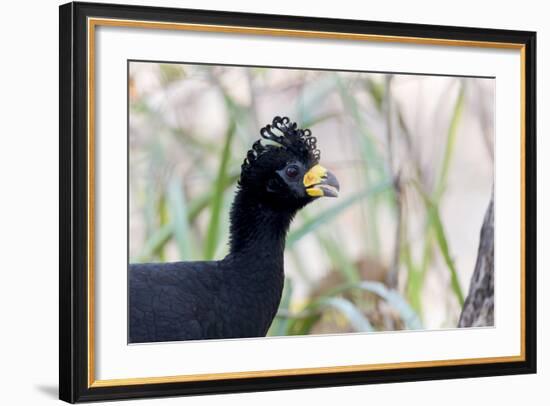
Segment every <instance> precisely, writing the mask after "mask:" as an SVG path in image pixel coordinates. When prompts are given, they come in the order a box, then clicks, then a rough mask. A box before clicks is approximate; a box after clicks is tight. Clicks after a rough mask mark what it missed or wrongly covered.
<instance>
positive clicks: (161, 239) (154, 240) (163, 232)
mask: <svg viewBox="0 0 550 406" xmlns="http://www.w3.org/2000/svg"><path fill="white" fill-rule="evenodd" d="M173 232H174V227H173V225H172V223H167V224H164V225H162V226H160V227H158V228H157V229H156V230H155V232H154V233H153V234H151V236H150V237H149V238H148V239H147V240H146V241H145V244H144V246H143V249H142V252H141V254H140V255H139V256H138V257H137V258H135V259H132V262H139V263H143V262H148V261H151V260H152V259H153V257H154V254H155V252H157V251H158V250H159V248H160V247H164V245H166V243H167V242H168V241H170V239H171V238H172V235H173Z"/></svg>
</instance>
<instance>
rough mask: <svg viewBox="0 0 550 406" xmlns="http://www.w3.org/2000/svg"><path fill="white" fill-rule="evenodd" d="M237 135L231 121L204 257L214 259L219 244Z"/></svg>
mask: <svg viewBox="0 0 550 406" xmlns="http://www.w3.org/2000/svg"><path fill="white" fill-rule="evenodd" d="M234 136H235V123H234V122H231V123H230V124H229V128H228V129H227V132H226V134H225V143H224V146H223V149H222V152H221V159H220V166H219V168H218V175H217V177H216V180H215V183H214V194H213V196H212V202H211V205H210V222H209V224H208V231H207V233H206V240H205V243H204V259H206V260H209V259H212V258H213V256H214V253H215V252H216V248H217V245H218V242H219V241H218V236H219V226H220V215H221V209H222V208H223V197H224V190H225V184H226V179H227V171H228V166H229V160H230V158H231V143H232V141H233V138H234Z"/></svg>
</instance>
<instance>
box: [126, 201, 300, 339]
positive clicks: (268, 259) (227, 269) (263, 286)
mask: <svg viewBox="0 0 550 406" xmlns="http://www.w3.org/2000/svg"><path fill="white" fill-rule="evenodd" d="M241 193H242V192H241ZM241 200H244V199H240V198H239V197H237V198H236V200H235V202H236V203H235V204H236V206H235V207H234V210H233V212H234V213H235V212H236V213H238V214H239V213H243V215H245V216H246V217H247V220H248V221H246V222H243V223H244V224H246V227H245V226H243V227H241V228H240V229H238V230H235V229H233V230H232V236H233V237H232V244H233V247H234V249H232V250H231V252H230V253H229V255H227V256H226V257H225V258H224V259H222V260H221V261H196V262H172V263H165V264H160V263H157V264H132V265H130V281H129V292H130V342H133V343H138V342H152V341H180V340H197V339H215V338H243V337H259V336H265V334H266V333H267V330H268V329H269V326H270V325H271V321H272V320H273V317H274V316H275V313H276V311H277V307H278V306H279V301H280V299H281V293H282V290H283V282H284V263H283V256H284V239H285V235H286V229H287V228H288V225H289V224H290V220H291V218H289V217H288V216H282V215H281V214H280V213H276V212H271V211H269V210H267V209H266V208H264V207H262V206H261V205H259V206H258V207H257V208H256V210H251V209H250V208H248V210H246V209H245V208H244V207H240V206H239V205H238V204H237V202H239V201H241ZM254 212H256V213H254ZM283 218H286V223H287V224H286V225H285V224H280V223H281V220H282V219H283ZM237 224H239V221H237ZM268 229H271V230H281V232H280V233H277V232H275V233H273V232H265V230H268ZM257 230H264V232H263V233H261V232H257Z"/></svg>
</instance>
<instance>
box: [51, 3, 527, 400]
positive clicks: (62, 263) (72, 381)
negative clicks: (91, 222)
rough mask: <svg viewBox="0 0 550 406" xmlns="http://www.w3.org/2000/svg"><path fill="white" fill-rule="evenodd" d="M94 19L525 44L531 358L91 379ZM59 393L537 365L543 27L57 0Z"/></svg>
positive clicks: (513, 370) (155, 391)
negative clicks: (539, 37)
mask: <svg viewBox="0 0 550 406" xmlns="http://www.w3.org/2000/svg"><path fill="white" fill-rule="evenodd" d="M88 17H104V18H120V19H134V20H145V21H147V20H152V21H164V22H179V23H200V24H214V25H217V24H219V25H233V26H249V27H262V28H276V29H299V30H312V31H326V32H346V33H359V34H377V35H391V36H407V37H422V38H437V39H451V40H462V41H468V40H472V41H485V42H499V43H502V42H505V43H515V44H520V45H524V46H525V51H524V52H525V197H524V204H525V225H524V226H525V258H524V260H525V263H524V267H525V292H524V298H525V360H524V361H519V362H504V363H502V362H501V363H488V364H476V365H455V366H438V367H415V368H402V369H392V370H379V371H366V372H335V373H319V374H313V375H294V376H280V377H269V378H244V379H223V380H215V381H196V382H179V383H161V384H140V385H128V386H111V387H91V388H90V387H88V377H87V371H88V352H87V340H88V325H87V303H88V302H87V301H88V286H87V277H86V274H87V273H86V269H87V261H88V258H87V232H88V230H87V227H88V226H87V208H88V192H87V186H86V185H87V132H86V129H87V96H88V95H87V53H86V41H87V38H86V35H87V30H86V20H87V18H88ZM59 19H60V31H59V50H60V52H59V54H60V55H59V56H60V59H59V66H60V70H59V83H60V85H59V100H60V101H59V127H60V139H59V148H60V155H59V182H60V192H59V199H60V204H59V218H60V223H59V228H60V247H59V318H60V323H59V337H60V338H59V398H60V399H62V400H65V401H67V402H71V403H74V402H81V401H95V400H108V399H124V398H139V397H157V396H175V395H193V394H208V393H230V392H248V391H265V390H276V389H296V388H311V387H326V386H342V385H357V384H371V383H389V382H403V381H421V380H429V379H449V378H464V377H481V376H496V375H511V374H525V373H535V372H536V140H535V135H536V33H535V32H528V31H510V30H496V29H480V28H464V27H451V26H436V25H420V24H403V23H389V22H373V21H357V20H343V19H326V18H310V17H295V16H281V15H266V14H248V13H234V12H219V11H206V10H190V9H173V8H159V7H143V6H125V5H114V4H94V3H68V4H65V5H62V6H60V8H59Z"/></svg>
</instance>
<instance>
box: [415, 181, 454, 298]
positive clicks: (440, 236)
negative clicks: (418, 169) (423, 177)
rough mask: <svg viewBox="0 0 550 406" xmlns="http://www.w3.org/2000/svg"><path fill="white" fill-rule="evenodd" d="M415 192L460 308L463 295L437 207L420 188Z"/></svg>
mask: <svg viewBox="0 0 550 406" xmlns="http://www.w3.org/2000/svg"><path fill="white" fill-rule="evenodd" d="M417 186H418V185H417ZM417 190H419V191H420V195H421V196H422V200H423V202H424V204H425V205H426V210H427V212H428V217H429V223H430V224H431V225H432V227H433V229H434V232H435V239H436V241H437V245H438V247H439V250H440V251H441V255H443V259H444V260H445V264H446V265H447V268H448V269H449V272H450V275H451V288H452V290H453V292H454V294H455V296H456V298H457V299H458V303H459V304H460V307H462V306H464V293H462V288H461V287H460V281H459V279H458V274H457V272H456V268H455V265H454V261H453V259H452V258H451V254H450V249H449V243H448V242H447V237H446V234H445V229H444V227H443V222H442V221H441V217H440V216H439V209H438V206H437V205H435V204H434V203H433V202H432V201H431V200H430V199H429V197H428V196H426V194H425V193H422V191H421V190H420V187H417Z"/></svg>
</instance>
